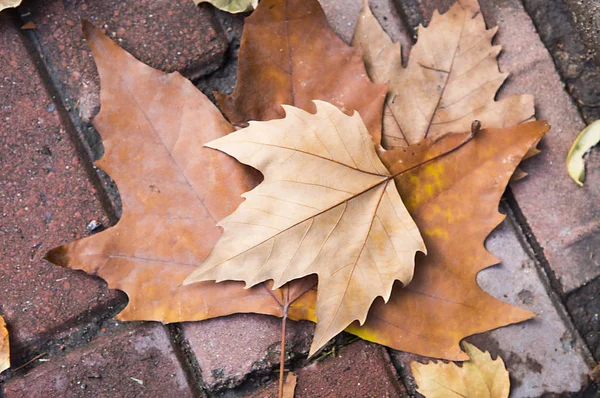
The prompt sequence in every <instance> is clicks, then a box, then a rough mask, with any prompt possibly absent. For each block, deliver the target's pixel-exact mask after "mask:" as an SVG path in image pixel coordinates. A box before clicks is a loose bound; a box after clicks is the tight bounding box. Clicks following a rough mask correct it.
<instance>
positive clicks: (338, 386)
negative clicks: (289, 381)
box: [249, 340, 409, 398]
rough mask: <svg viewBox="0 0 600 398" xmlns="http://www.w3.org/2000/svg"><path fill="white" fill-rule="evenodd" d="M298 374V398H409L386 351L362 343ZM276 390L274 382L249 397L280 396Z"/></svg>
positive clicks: (303, 369)
mask: <svg viewBox="0 0 600 398" xmlns="http://www.w3.org/2000/svg"><path fill="white" fill-rule="evenodd" d="M296 374H297V377H298V379H297V384H296V393H295V395H294V397H295V398H304V397H306V398H313V397H336V398H354V397H378V398H379V397H381V398H383V397H394V398H400V397H408V396H409V395H408V394H407V392H406V389H405V388H404V386H403V385H402V384H401V383H400V382H399V379H398V375H397V374H396V370H395V369H394V366H393V365H392V363H391V361H390V357H389V355H388V353H387V351H386V350H385V349H384V348H383V347H381V346H378V345H377V344H371V343H367V342H365V341H363V340H359V341H357V342H355V343H352V344H350V345H349V346H347V347H343V348H342V349H340V351H339V353H338V355H336V356H335V357H328V358H327V359H325V360H323V361H322V362H316V363H313V364H311V365H308V366H306V367H304V368H301V369H298V370H297V371H296ZM277 390H278V385H277V383H276V382H273V383H271V384H270V385H268V386H267V387H265V388H264V389H262V390H259V391H256V392H254V393H253V394H251V395H250V396H249V397H252V398H259V397H261V398H266V397H277Z"/></svg>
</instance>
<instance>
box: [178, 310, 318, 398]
mask: <svg viewBox="0 0 600 398" xmlns="http://www.w3.org/2000/svg"><path fill="white" fill-rule="evenodd" d="M183 331H184V336H185V338H186V339H187V340H188V342H189V344H190V347H191V349H192V352H193V353H194V355H195V356H196V360H197V361H198V365H199V367H200V372H201V374H202V380H203V381H204V383H205V386H206V388H207V389H208V390H210V391H215V390H219V389H222V388H232V387H235V386H237V385H239V384H240V383H241V382H242V381H243V380H244V379H245V378H246V377H247V375H248V374H250V373H252V372H259V373H260V372H263V373H264V372H270V371H271V369H272V368H273V367H274V366H276V365H279V355H280V344H281V319H279V318H276V317H272V316H267V315H257V314H235V315H231V316H227V317H221V318H215V319H210V320H206V321H202V322H193V323H192V322H190V323H184V324H183ZM313 331H314V324H312V323H311V322H306V321H304V322H294V321H288V323H287V325H286V354H287V355H288V358H295V357H297V356H299V355H306V354H307V353H308V349H309V348H310V342H311V340H312V335H313Z"/></svg>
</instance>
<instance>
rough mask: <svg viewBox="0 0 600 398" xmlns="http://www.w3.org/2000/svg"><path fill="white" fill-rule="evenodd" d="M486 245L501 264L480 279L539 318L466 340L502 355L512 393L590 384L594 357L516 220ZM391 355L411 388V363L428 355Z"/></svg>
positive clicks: (495, 293)
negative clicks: (550, 287)
mask: <svg viewBox="0 0 600 398" xmlns="http://www.w3.org/2000/svg"><path fill="white" fill-rule="evenodd" d="M486 247H487V248H488V250H489V251H490V252H492V253H493V254H494V255H496V256H497V257H498V258H499V259H500V261H501V264H500V265H497V266H493V267H491V268H488V269H485V270H483V271H481V272H480V273H479V275H478V278H477V282H478V284H479V285H480V286H481V287H482V288H483V289H484V290H485V291H486V292H488V293H490V294H491V295H493V296H494V297H496V298H498V299H500V300H503V301H506V302H509V303H511V304H513V305H517V306H519V307H521V308H526V309H528V310H530V311H533V312H535V313H536V314H537V317H536V318H535V319H533V320H530V321H526V322H521V323H519V324H516V325H510V326H506V327H503V328H500V329H496V330H493V331H491V332H487V333H483V334H480V335H476V336H473V337H470V338H468V339H467V341H469V342H470V343H472V344H475V345H476V346H477V347H479V348H480V349H484V350H487V351H490V352H491V353H492V355H494V357H495V356H496V355H500V356H501V357H502V358H503V359H504V361H505V363H506V366H507V369H508V371H509V372H510V378H511V386H512V387H511V397H514V398H519V397H539V396H542V395H543V394H547V393H572V392H577V391H580V390H581V389H582V388H584V387H585V386H586V385H587V383H588V378H587V374H588V372H589V369H590V367H589V366H588V363H589V365H591V362H592V361H591V358H589V354H588V353H587V351H586V348H585V346H584V344H583V342H581V341H580V340H579V339H578V337H577V335H576V333H573V332H572V331H571V329H570V327H569V326H568V324H566V323H565V318H564V316H563V315H564V311H562V310H560V309H558V310H557V309H556V308H555V306H557V307H558V308H561V305H560V304H559V303H555V302H554V301H553V300H552V298H551V297H550V296H549V295H548V293H547V291H546V287H545V285H544V283H543V281H542V280H541V278H540V276H539V273H538V271H537V269H536V265H535V264H534V262H533V261H532V258H531V257H530V256H529V255H528V253H527V252H526V250H525V249H524V248H523V246H522V245H521V244H520V242H519V240H518V238H517V232H516V231H515V227H514V225H513V224H512V223H511V222H509V221H505V223H503V224H502V225H501V226H500V227H499V228H497V229H496V230H494V232H493V233H492V234H491V235H490V237H489V238H488V240H487V242H486ZM392 355H393V357H394V359H395V360H396V361H398V362H399V363H400V364H401V366H402V368H403V370H404V371H405V372H406V373H407V374H406V375H404V376H405V385H407V386H409V387H410V386H411V379H410V371H409V370H410V366H409V364H410V362H411V361H414V360H420V361H423V360H424V358H422V357H418V356H416V355H407V354H406V353H400V352H396V353H393V354H392ZM406 380H408V382H407V381H406ZM412 385H413V386H414V383H413V384H412Z"/></svg>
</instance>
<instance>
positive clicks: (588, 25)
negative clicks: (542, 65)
mask: <svg viewBox="0 0 600 398" xmlns="http://www.w3.org/2000/svg"><path fill="white" fill-rule="evenodd" d="M590 3H591V4H590ZM594 3H596V4H594ZM523 5H524V6H525V9H526V10H527V12H528V13H529V15H530V16H531V19H532V20H533V22H534V24H535V27H536V29H537V32H538V33H539V35H540V38H541V39H542V41H543V42H544V45H545V46H546V48H547V49H548V51H550V54H552V58H553V60H554V64H555V65H556V68H557V69H558V71H559V73H560V75H561V77H562V79H563V81H564V82H565V84H566V86H567V90H568V91H569V93H570V94H571V95H572V96H573V98H574V99H575V101H576V103H577V105H578V107H579V109H580V110H581V112H582V114H583V116H584V118H585V120H586V122H588V123H591V122H593V121H594V120H596V119H599V118H600V108H599V107H598V104H599V103H600V67H598V65H600V55H599V54H598V47H599V46H598V38H597V36H598V29H597V28H596V27H595V26H597V24H598V23H599V22H600V13H599V11H600V4H598V2H597V1H589V0H586V1H584V2H582V1H580V0H577V1H574V0H566V1H564V0H555V1H552V2H549V1H544V0H524V1H523ZM572 10H573V11H575V15H573V13H572ZM584 15H589V16H590V18H587V17H584ZM592 32H593V33H592Z"/></svg>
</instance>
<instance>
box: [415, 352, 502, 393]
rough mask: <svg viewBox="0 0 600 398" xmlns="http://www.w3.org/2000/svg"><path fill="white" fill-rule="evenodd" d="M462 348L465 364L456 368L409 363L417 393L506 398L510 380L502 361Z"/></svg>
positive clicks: (446, 365)
mask: <svg viewBox="0 0 600 398" xmlns="http://www.w3.org/2000/svg"><path fill="white" fill-rule="evenodd" d="M464 347H465V351H466V352H467V354H468V355H469V360H468V361H465V362H463V363H462V366H460V367H459V366H458V365H456V364H454V363H443V362H437V363H435V362H434V363H428V364H422V363H419V362H412V363H411V365H410V367H411V369H412V373H413V376H414V377H415V382H416V383H417V385H418V387H417V391H418V392H419V393H420V394H422V395H423V396H425V397H427V398H446V397H478V398H507V397H508V394H509V393H510V379H509V378H508V371H507V370H506V368H505V367H504V361H503V360H502V358H500V357H498V358H496V359H492V356H491V355H490V353H489V352H482V351H480V350H479V349H478V348H477V347H475V346H474V345H471V344H469V343H464Z"/></svg>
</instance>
